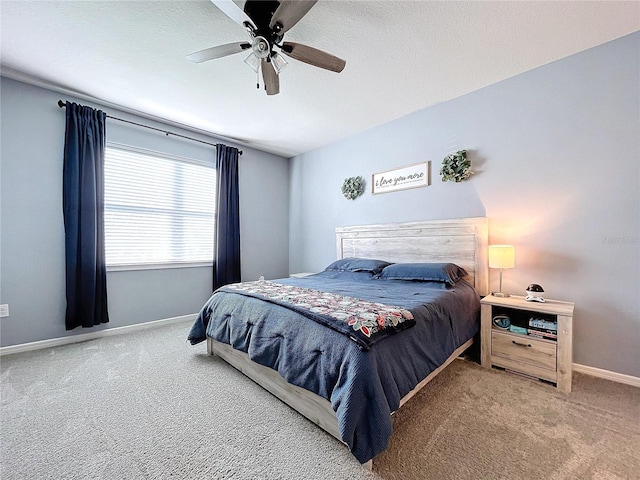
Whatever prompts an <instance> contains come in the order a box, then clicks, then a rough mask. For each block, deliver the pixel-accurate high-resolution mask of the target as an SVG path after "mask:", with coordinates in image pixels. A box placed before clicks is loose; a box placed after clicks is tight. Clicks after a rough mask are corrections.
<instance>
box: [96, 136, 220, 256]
mask: <svg viewBox="0 0 640 480" xmlns="http://www.w3.org/2000/svg"><path fill="white" fill-rule="evenodd" d="M215 190H216V176H215V168H214V167H213V165H208V164H205V163H204V162H200V161H198V160H192V159H185V158H180V157H174V156H170V155H165V154H162V153H157V152H149V151H144V150H138V149H133V148H130V147H124V146H121V145H114V144H107V148H106V153H105V250H106V261H107V266H108V267H123V266H132V267H134V268H135V267H136V266H138V267H144V266H157V265H162V266H171V265H176V266H180V265H184V264H197V263H209V264H210V263H212V262H213V251H214V222H215V199H216V194H215V193H216V192H215Z"/></svg>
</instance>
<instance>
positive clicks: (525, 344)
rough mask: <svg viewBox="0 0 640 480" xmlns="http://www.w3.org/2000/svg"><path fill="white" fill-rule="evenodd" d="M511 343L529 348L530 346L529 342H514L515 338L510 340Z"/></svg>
mask: <svg viewBox="0 0 640 480" xmlns="http://www.w3.org/2000/svg"><path fill="white" fill-rule="evenodd" d="M511 343H513V344H514V345H518V346H520V347H529V348H531V344H530V343H520V342H516V341H515V340H511Z"/></svg>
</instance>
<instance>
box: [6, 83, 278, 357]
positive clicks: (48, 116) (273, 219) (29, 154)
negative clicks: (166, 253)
mask: <svg viewBox="0 0 640 480" xmlns="http://www.w3.org/2000/svg"><path fill="white" fill-rule="evenodd" d="M1 81H2V83H1V89H2V91H1V93H2V96H1V99H0V100H1V104H0V108H1V113H2V126H1V134H2V147H1V148H2V149H1V158H0V162H1V163H0V175H1V182H0V188H1V190H0V206H1V216H0V303H8V304H9V308H10V313H11V315H10V317H7V318H2V319H1V320H0V345H1V346H7V345H14V344H20V343H26V342H32V341H37V340H44V339H49V338H57V337H63V336H67V335H75V334H78V333H87V332H89V331H91V332H93V331H97V330H102V329H108V328H113V327H119V326H124V325H131V324H136V323H142V322H147V321H152V320H159V319H164V318H170V317H175V316H180V315H187V314H193V313H197V312H198V311H199V309H200V308H201V306H202V304H203V303H204V302H205V300H206V299H207V298H208V297H209V295H210V294H211V289H212V281H211V275H212V273H211V267H200V268H177V269H162V270H137V271H111V272H108V273H107V288H108V295H109V314H110V322H109V323H108V324H105V325H101V326H97V327H94V328H92V329H80V328H78V329H75V330H72V331H70V332H67V331H65V329H64V313H65V273H64V225H63V219H62V156H63V155H62V152H63V146H64V122H65V120H64V118H65V114H64V110H61V109H60V108H59V107H58V105H57V101H58V100H59V99H60V98H63V99H65V100H67V99H69V100H71V101H77V102H78V103H82V104H85V105H93V106H95V107H97V108H103V109H104V110H105V111H106V112H107V113H109V114H110V115H113V116H117V117H120V118H125V119H130V120H133V121H137V122H139V123H143V124H147V125H152V126H156V127H158V128H165V129H167V130H169V131H174V132H176V133H182V134H184V135H190V136H194V137H197V138H200V139H202V140H205V141H209V142H211V143H217V142H218V141H219V140H216V139H215V138H210V137H204V136H202V135H197V134H192V133H190V132H186V131H181V130H180V129H176V128H174V127H167V126H163V125H161V124H158V123H156V122H152V121H149V120H146V119H141V118H137V117H135V116H133V115H130V114H128V113H126V112H119V111H117V110H114V109H112V108H108V107H101V106H100V105H97V104H92V103H91V102H86V101H81V100H77V99H74V98H72V97H69V96H67V95H60V94H59V93H56V92H53V91H51V90H47V89H43V88H39V87H35V86H32V85H27V84H24V83H21V82H17V81H14V80H11V79H7V78H2V80H1ZM107 140H108V141H113V142H118V143H123V144H129V145H134V146H137V147H141V148H147V149H150V150H158V151H163V152H167V153H171V154H174V155H181V156H185V157H192V158H198V159H202V160H207V161H211V162H215V149H214V148H213V147H209V146H206V145H203V144H200V143H197V142H192V141H189V140H183V139H180V138H178V137H172V136H169V137H167V136H165V135H163V134H162V133H157V132H153V131H150V130H147V129H143V128H140V127H135V126H131V125H127V124H123V123H121V122H116V121H112V120H108V121H107ZM222 143H227V142H222ZM241 148H242V150H243V151H244V154H243V156H242V157H240V167H239V170H240V172H239V174H240V209H241V215H242V219H241V249H242V277H243V279H246V280H255V279H257V278H258V277H259V276H260V275H264V276H265V277H267V278H276V277H282V276H286V275H287V274H288V268H287V267H288V233H287V232H288V182H289V171H288V160H287V159H285V158H282V157H279V156H276V155H272V154H268V153H264V152H259V151H256V150H253V149H250V148H246V147H241ZM275 185H277V188H276V187H275Z"/></svg>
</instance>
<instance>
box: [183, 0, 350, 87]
mask: <svg viewBox="0 0 640 480" xmlns="http://www.w3.org/2000/svg"><path fill="white" fill-rule="evenodd" d="M211 1H212V2H213V3H214V4H215V5H216V6H217V7H218V8H219V9H220V10H222V11H223V12H224V13H226V14H227V15H228V16H229V17H230V18H231V19H233V20H234V21H235V22H237V23H238V24H240V25H242V26H243V27H245V28H246V30H247V31H248V32H249V35H250V41H249V42H235V43H227V44H225V45H218V46H217V47H211V48H205V49H204V50H200V51H198V52H194V53H192V54H190V55H187V58H188V59H189V60H191V61H192V62H195V63H201V62H206V61H207V60H213V59H215V58H221V57H226V56H227V55H234V54H236V53H240V52H244V51H246V50H251V53H250V55H249V56H248V57H247V58H246V59H245V63H247V64H248V65H250V66H251V67H252V68H253V69H254V70H255V71H256V73H257V72H258V70H262V79H263V81H264V86H265V90H266V91H267V95H277V94H278V93H279V92H280V80H279V74H280V72H281V71H282V69H283V68H284V67H285V66H286V65H287V61H286V60H285V59H284V58H283V56H282V54H284V55H286V56H288V57H291V58H294V59H296V60H299V61H301V62H305V63H308V64H309V65H313V66H315V67H320V68H324V69H325V70H330V71H332V72H337V73H340V72H341V71H342V70H343V69H344V67H345V65H346V62H345V61H344V60H342V59H341V58H338V57H335V56H333V55H331V54H329V53H327V52H323V51H322V50H318V49H317V48H313V47H309V46H307V45H302V44H300V43H294V42H283V41H282V39H283V37H284V34H285V33H286V32H287V31H288V30H289V29H291V28H292V27H293V26H294V25H295V24H296V23H298V22H299V21H300V19H301V18H302V17H304V16H305V15H306V14H307V12H308V11H309V10H311V8H312V7H313V6H314V5H315V4H316V2H317V0H282V1H277V0H266V1H263V0H247V1H246V2H245V4H244V10H243V9H241V8H240V7H239V6H238V5H236V3H235V2H233V1H232V0H211ZM275 47H277V49H278V50H276V48H275ZM258 86H259V85H258Z"/></svg>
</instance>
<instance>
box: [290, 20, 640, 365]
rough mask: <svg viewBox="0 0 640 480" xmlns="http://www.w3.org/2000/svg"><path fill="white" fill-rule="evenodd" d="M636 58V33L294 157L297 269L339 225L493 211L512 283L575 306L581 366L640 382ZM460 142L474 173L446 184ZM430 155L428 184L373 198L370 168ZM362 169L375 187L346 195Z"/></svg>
mask: <svg viewBox="0 0 640 480" xmlns="http://www.w3.org/2000/svg"><path fill="white" fill-rule="evenodd" d="M639 59H640V34H639V33H635V34H632V35H629V36H626V37H623V38H621V39H618V40H616V41H613V42H610V43H607V44H604V45H601V46H599V47H596V48H593V49H590V50H587V51H585V52H582V53H579V54H576V55H573V56H571V57H568V58H566V59H563V60H560V61H557V62H554V63H551V64H549V65H545V66H543V67H540V68H537V69H535V70H533V71H530V72H527V73H524V74H522V75H518V76H516V77H513V78H510V79H508V80H505V81H502V82H500V83H497V84H494V85H492V86H489V87H486V88H484V89H482V90H479V91H476V92H473V93H471V94H468V95H465V96H463V97H460V98H456V99H454V100H451V101H448V102H445V103H442V104H439V105H435V106H433V107H430V108H427V109H424V110H421V111H418V112H416V113H414V114H412V115H408V116H406V117H403V118H400V119H398V120H396V121H393V122H390V123H387V124H385V125H382V126H380V127H377V128H374V129H371V130H368V131H365V132H363V133H361V134H359V135H355V136H352V137H349V138H346V139H345V140H342V141H339V142H337V143H334V144H332V145H329V146H326V147H324V148H321V149H319V150H316V151H312V152H309V153H305V154H303V155H300V156H298V157H295V158H294V159H292V161H291V193H290V197H291V201H290V227H289V229H290V269H291V270H292V271H317V270H320V269H322V268H324V267H325V266H326V265H328V264H329V263H330V262H331V261H332V260H334V259H335V255H336V252H335V241H334V229H335V227H336V226H342V225H354V224H369V223H387V222H390V223H392V222H405V221H415V220H427V219H442V218H456V217H474V216H487V217H488V218H489V220H490V242H491V243H510V244H514V245H515V247H516V268H515V269H513V270H508V271H505V273H504V285H505V290H506V291H508V292H511V293H515V294H524V289H525V287H526V286H527V285H528V284H530V283H533V282H535V283H539V284H541V285H542V286H543V287H544V288H545V291H546V292H547V296H548V297H549V298H555V299H558V300H567V301H573V302H575V303H576V312H575V323H574V362H576V363H579V364H584V365H588V366H592V367H598V368H603V369H606V370H611V371H614V372H618V373H623V374H628V375H633V376H637V377H640V348H638V346H639V345H640V300H639V295H638V292H639V291H640V282H639V273H638V272H640V248H639V245H640V241H639V233H640V193H639V192H640V125H639V119H640V98H639V92H640V88H639V87H640V65H639V61H640V60H639ZM469 75H473V72H469ZM459 149H467V150H468V151H469V157H470V158H471V160H472V169H473V170H474V171H475V172H476V173H475V175H474V176H473V177H471V179H470V180H468V181H466V182H462V183H459V184H456V183H443V182H442V181H441V179H440V175H439V169H440V164H441V162H442V159H443V158H444V156H445V155H447V154H448V153H451V152H455V151H456V150H459ZM427 160H428V161H430V162H431V175H432V178H431V185H430V186H428V187H425V188H417V189H413V190H406V191H400V192H394V193H386V194H381V195H375V196H374V195H371V193H370V187H371V186H370V181H371V175H372V174H373V173H376V172H381V171H385V170H389V169H393V168H396V167H401V166H404V165H410V164H413V163H417V162H423V161H427ZM355 175H362V176H363V177H365V178H366V179H367V180H368V183H369V185H368V186H367V188H368V191H367V193H365V195H364V196H362V197H360V198H358V199H356V200H355V201H350V200H346V199H345V198H344V197H343V196H342V194H341V192H340V187H341V185H342V182H343V180H344V178H345V177H350V176H355ZM497 283H498V279H497V272H492V277H491V286H492V288H493V289H497Z"/></svg>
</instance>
